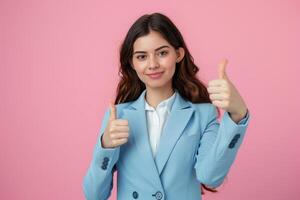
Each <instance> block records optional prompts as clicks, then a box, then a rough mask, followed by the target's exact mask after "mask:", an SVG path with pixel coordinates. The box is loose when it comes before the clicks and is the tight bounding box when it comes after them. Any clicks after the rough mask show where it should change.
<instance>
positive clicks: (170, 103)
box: [144, 91, 177, 113]
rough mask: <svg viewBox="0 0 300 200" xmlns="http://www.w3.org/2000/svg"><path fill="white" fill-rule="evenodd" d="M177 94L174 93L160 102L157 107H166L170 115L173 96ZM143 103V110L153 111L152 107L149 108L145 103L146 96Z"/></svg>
mask: <svg viewBox="0 0 300 200" xmlns="http://www.w3.org/2000/svg"><path fill="white" fill-rule="evenodd" d="M176 94H177V92H176V91H175V92H174V93H173V95H172V96H171V97H169V98H167V99H165V100H163V101H161V102H160V103H159V104H158V105H157V107H161V106H167V112H168V113H170V112H171V109H172V105H173V102H174V100H175V96H176ZM144 101H145V110H155V109H154V108H153V107H152V106H150V105H149V104H148V103H147V101H146V95H145V98H144Z"/></svg>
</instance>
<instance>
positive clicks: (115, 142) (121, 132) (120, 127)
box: [101, 102, 129, 148]
mask: <svg viewBox="0 0 300 200" xmlns="http://www.w3.org/2000/svg"><path fill="white" fill-rule="evenodd" d="M109 106H110V111H111V112H110V116H109V121H108V124H107V126H106V129H105V131H104V134H103V137H102V140H101V142H102V146H103V147H104V148H114V147H118V146H121V145H122V144H124V143H126V142H127V141H128V137H129V126H128V121H127V120H125V119H116V118H117V114H116V113H117V110H116V106H115V105H114V104H113V103H112V102H111V103H110V105H109Z"/></svg>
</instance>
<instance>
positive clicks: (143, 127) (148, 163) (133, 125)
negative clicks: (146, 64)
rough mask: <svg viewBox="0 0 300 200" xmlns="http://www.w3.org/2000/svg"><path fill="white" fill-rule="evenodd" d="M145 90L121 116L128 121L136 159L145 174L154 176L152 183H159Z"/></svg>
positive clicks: (151, 177)
mask: <svg viewBox="0 0 300 200" xmlns="http://www.w3.org/2000/svg"><path fill="white" fill-rule="evenodd" d="M145 92H146V90H144V91H143V92H142V93H141V95H140V97H139V98H138V99H137V100H135V101H133V103H131V104H130V107H128V108H125V109H124V116H123V117H124V119H127V120H128V121H129V128H130V133H131V137H133V141H134V142H133V143H134V144H135V146H136V149H137V150H138V153H139V154H140V155H139V156H138V157H137V159H140V163H141V165H143V166H145V172H146V174H147V175H149V176H150V179H152V180H153V178H154V179H155V180H154V184H157V183H161V181H160V178H159V174H158V170H157V167H156V165H155V162H154V159H153V156H152V151H151V147H150V142H149V135H148V130H147V121H146V112H145V100H144V98H145ZM155 186H156V185H154V187H155Z"/></svg>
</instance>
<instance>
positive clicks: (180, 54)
mask: <svg viewBox="0 0 300 200" xmlns="http://www.w3.org/2000/svg"><path fill="white" fill-rule="evenodd" d="M176 53H177V59H176V62H177V63H179V62H180V61H181V60H182V59H183V57H184V55H185V51H184V48H182V47H179V48H178V49H176Z"/></svg>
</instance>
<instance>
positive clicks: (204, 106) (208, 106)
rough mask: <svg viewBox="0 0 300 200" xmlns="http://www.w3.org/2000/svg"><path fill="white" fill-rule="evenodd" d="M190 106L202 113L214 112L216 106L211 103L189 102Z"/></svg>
mask: <svg viewBox="0 0 300 200" xmlns="http://www.w3.org/2000/svg"><path fill="white" fill-rule="evenodd" d="M189 104H190V105H191V107H192V108H194V109H195V110H196V111H197V112H199V113H203V114H205V115H207V114H208V113H210V114H211V113H214V112H216V111H217V110H216V107H215V106H214V105H213V104H212V103H192V102H189Z"/></svg>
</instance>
